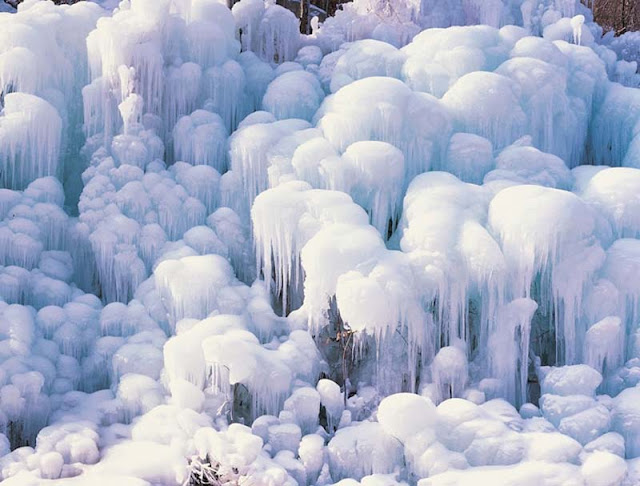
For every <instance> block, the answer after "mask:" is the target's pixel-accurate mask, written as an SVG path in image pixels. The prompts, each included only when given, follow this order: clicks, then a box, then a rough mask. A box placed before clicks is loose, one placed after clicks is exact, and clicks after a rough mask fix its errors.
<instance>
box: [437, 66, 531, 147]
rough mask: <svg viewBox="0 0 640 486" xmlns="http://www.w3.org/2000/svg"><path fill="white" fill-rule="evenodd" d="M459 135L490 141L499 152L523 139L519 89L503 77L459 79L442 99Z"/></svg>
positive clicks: (481, 74)
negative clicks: (475, 136)
mask: <svg viewBox="0 0 640 486" xmlns="http://www.w3.org/2000/svg"><path fill="white" fill-rule="evenodd" d="M442 103H443V104H444V106H446V107H447V108H448V109H449V111H450V112H451V113H452V114H453V116H454V120H455V125H456V126H457V128H458V129H459V130H460V131H464V132H470V133H475V134H476V135H480V136H481V137H485V138H487V139H489V140H490V141H491V142H492V143H493V146H494V147H495V148H496V149H501V148H504V147H506V146H507V145H509V144H511V143H513V142H514V141H515V140H517V139H518V138H520V137H521V136H523V135H525V133H526V132H525V131H526V129H527V117H526V115H525V113H524V111H523V109H522V107H521V106H520V92H519V88H518V86H517V85H516V84H515V83H514V82H513V81H511V80H510V79H509V78H507V77H505V76H501V75H500V74H495V73H488V72H481V71H477V72H472V73H469V74H466V75H464V76H462V77H461V78H460V79H459V80H458V81H457V82H456V83H455V84H454V85H453V86H451V88H449V90H448V91H447V92H446V93H445V95H444V96H443V97H442Z"/></svg>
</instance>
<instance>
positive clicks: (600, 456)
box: [580, 16, 627, 486]
mask: <svg viewBox="0 0 640 486" xmlns="http://www.w3.org/2000/svg"><path fill="white" fill-rule="evenodd" d="M580 17H582V16H580ZM583 21H584V18H583ZM581 472H582V475H583V476H584V478H585V484H586V485H587V486H617V485H620V484H624V483H623V481H624V479H625V478H626V476H627V464H626V462H625V461H624V459H622V458H621V457H620V456H616V455H615V454H611V453H610V452H606V451H596V452H594V453H593V454H591V455H590V456H589V457H588V458H587V460H586V461H585V462H584V464H583V465H582V467H581Z"/></svg>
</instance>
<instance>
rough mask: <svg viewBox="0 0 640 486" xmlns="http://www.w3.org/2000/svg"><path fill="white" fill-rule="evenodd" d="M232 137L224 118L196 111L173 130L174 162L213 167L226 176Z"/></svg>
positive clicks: (184, 118) (179, 122)
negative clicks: (227, 150) (228, 148)
mask: <svg viewBox="0 0 640 486" xmlns="http://www.w3.org/2000/svg"><path fill="white" fill-rule="evenodd" d="M228 135H229V134H228V132H227V128H226V126H225V123H224V121H223V120H222V118H221V117H220V115H218V114H217V113H211V112H209V111H206V110H196V111H194V112H193V113H191V115H189V116H183V117H182V118H180V120H178V123H176V125H175V128H174V129H173V150H174V159H175V160H180V161H184V162H187V163H189V164H191V165H199V164H202V165H210V166H212V167H214V168H215V169H216V170H217V171H218V172H224V171H225V170H226V168H227V154H226V146H227V137H228Z"/></svg>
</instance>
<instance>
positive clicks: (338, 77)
mask: <svg viewBox="0 0 640 486" xmlns="http://www.w3.org/2000/svg"><path fill="white" fill-rule="evenodd" d="M405 58H406V56H405V55H404V54H403V53H402V51H400V50H398V49H396V48H395V47H394V46H392V45H390V44H387V43H386V42H381V41H378V40H373V39H364V40H360V41H357V42H354V43H353V44H350V45H349V47H348V48H347V49H346V52H345V53H344V54H342V55H341V56H340V59H338V62H337V63H336V65H335V67H334V69H333V74H332V76H331V92H332V93H335V92H336V91H338V90H339V89H340V88H342V87H343V86H346V85H348V84H350V83H352V82H353V81H356V80H358V79H363V78H370V77H373V76H389V77H391V78H399V77H400V69H401V67H402V64H403V63H404V61H405Z"/></svg>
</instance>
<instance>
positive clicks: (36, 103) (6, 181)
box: [0, 93, 62, 189]
mask: <svg viewBox="0 0 640 486" xmlns="http://www.w3.org/2000/svg"><path fill="white" fill-rule="evenodd" d="M61 135H62V120H61V118H60V116H59V114H58V111H57V110H56V109H55V108H54V107H53V106H52V105H51V104H49V103H48V102H47V101H45V100H43V99H42V98H39V97H37V96H35V95H30V94H26V93H9V94H8V95H7V96H5V99H4V110H3V112H2V116H0V168H1V169H2V175H1V177H2V178H1V179H0V182H1V183H2V185H3V187H8V188H13V189H24V188H26V186H27V185H28V184H29V183H30V182H31V181H33V180H34V179H37V178H39V177H44V176H58V177H60V176H61V167H60V160H59V157H60V147H61Z"/></svg>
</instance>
